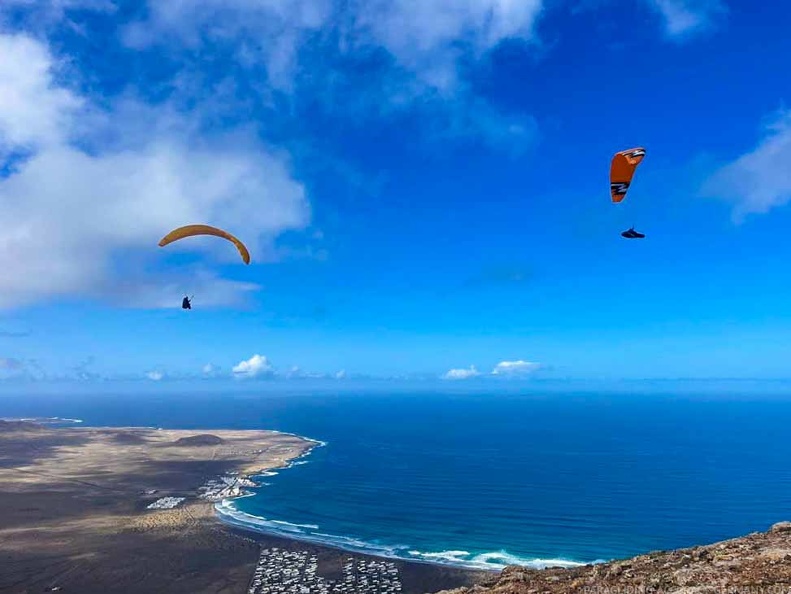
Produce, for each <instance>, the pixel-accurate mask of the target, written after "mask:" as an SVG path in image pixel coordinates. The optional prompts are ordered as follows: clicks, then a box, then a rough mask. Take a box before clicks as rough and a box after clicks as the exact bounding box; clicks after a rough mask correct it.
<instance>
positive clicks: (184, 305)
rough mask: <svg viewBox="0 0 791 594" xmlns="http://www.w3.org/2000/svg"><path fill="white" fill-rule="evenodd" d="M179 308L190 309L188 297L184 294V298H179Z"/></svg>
mask: <svg viewBox="0 0 791 594" xmlns="http://www.w3.org/2000/svg"><path fill="white" fill-rule="evenodd" d="M181 309H192V304H191V303H190V300H189V297H187V296H185V297H184V299H182V300H181Z"/></svg>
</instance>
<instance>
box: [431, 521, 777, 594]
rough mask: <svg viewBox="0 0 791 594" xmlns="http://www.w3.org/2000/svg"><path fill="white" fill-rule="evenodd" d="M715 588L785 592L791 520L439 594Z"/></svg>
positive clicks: (666, 592)
mask: <svg viewBox="0 0 791 594" xmlns="http://www.w3.org/2000/svg"><path fill="white" fill-rule="evenodd" d="M561 592H562V593H563V594H567V593H568V594H574V593H579V594H591V593H594V592H596V593H614V592H618V593H627V592H629V593H640V594H659V593H662V594H719V593H724V592H728V593H730V592H767V593H768V592H773V593H777V594H781V593H782V594H787V593H789V592H791V522H780V523H779V524H775V525H774V526H772V528H771V529H770V530H769V531H768V532H755V533H753V534H750V535H748V536H743V537H740V538H734V539H731V540H726V541H723V542H719V543H715V544H712V545H707V546H697V547H692V548H688V549H678V550H674V551H658V552H653V553H648V554H646V555H639V556H637V557H633V558H632V559H627V560H621V561H612V562H610V563H602V564H597V565H585V566H583V567H576V568H573V569H544V570H538V569H526V568H524V567H507V568H506V569H504V570H503V571H502V573H501V574H500V575H499V576H497V577H495V578H492V579H490V580H489V581H487V582H485V583H483V584H481V585H476V586H473V587H471V588H459V589H456V590H446V591H444V593H443V594H451V593H452V594H560V593H561Z"/></svg>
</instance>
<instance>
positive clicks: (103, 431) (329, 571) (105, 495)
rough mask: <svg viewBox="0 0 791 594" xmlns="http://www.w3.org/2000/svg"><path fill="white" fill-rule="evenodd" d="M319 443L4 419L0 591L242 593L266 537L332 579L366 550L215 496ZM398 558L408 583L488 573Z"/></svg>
mask: <svg viewBox="0 0 791 594" xmlns="http://www.w3.org/2000/svg"><path fill="white" fill-rule="evenodd" d="M316 445H317V443H316V442H312V441H309V440H307V439H303V438H300V437H296V436H292V435H287V434H282V433H276V432H269V431H228V430H200V431H182V430H158V429H139V428H81V427H80V428H71V427H69V428H46V427H42V426H39V425H35V424H31V423H19V422H3V421H0V591H2V592H14V593H28V592H30V593H32V592H46V591H62V592H81V593H86V594H90V593H93V592H96V593H99V592H102V593H104V592H130V593H132V592H146V593H151V592H168V593H178V592H185V593H186V592H193V593H194V592H206V593H209V592H211V593H229V594H230V593H232V592H234V593H235V592H239V593H242V592H248V590H249V588H251V587H252V586H251V584H252V581H253V574H254V571H255V569H256V565H257V563H258V561H259V556H260V555H261V551H262V550H264V551H266V550H269V549H271V548H278V550H282V551H294V552H303V553H306V554H309V555H312V556H313V557H315V558H316V559H317V560H318V570H317V575H319V576H322V579H325V580H337V579H339V578H340V577H341V576H342V567H343V565H344V563H348V562H349V559H359V560H365V559H373V558H372V557H368V556H366V555H359V554H356V553H355V554H350V553H348V552H345V551H340V550H337V549H333V548H329V547H322V546H313V545H310V544H308V543H304V542H299V541H292V540H288V539H284V538H279V537H269V536H266V535H261V534H257V533H253V532H248V531H246V530H240V529H236V528H232V527H229V526H226V525H224V524H223V523H221V522H220V521H219V520H218V519H217V517H216V513H215V511H214V503H213V501H212V499H215V500H216V499H217V498H220V497H223V496H227V495H229V494H231V495H233V494H238V493H239V492H240V491H241V490H243V485H244V478H245V475H248V474H254V473H255V472H257V471H259V472H260V471H263V470H269V469H275V468H282V467H284V466H287V465H288V464H289V462H290V461H292V460H294V459H295V458H298V457H300V456H302V455H305V454H306V453H307V452H309V450H310V449H311V448H312V447H315V446H316ZM223 477H224V482H223V480H221V479H223ZM239 478H241V479H242V480H241V482H238V479H239ZM149 506H151V508H149ZM171 506H175V507H172V508H170V509H168V507H171ZM388 562H390V561H388ZM393 563H394V566H396V568H397V571H398V578H399V582H400V587H402V590H401V591H402V592H405V593H409V594H411V593H422V592H435V591H438V590H442V589H448V588H452V587H459V586H464V585H470V584H472V583H474V582H475V581H477V580H479V579H480V578H481V577H483V575H484V574H483V573H482V572H472V571H466V570H462V569H456V568H452V567H444V566H437V565H431V564H425V563H410V562H393ZM54 588H57V590H53V589H54Z"/></svg>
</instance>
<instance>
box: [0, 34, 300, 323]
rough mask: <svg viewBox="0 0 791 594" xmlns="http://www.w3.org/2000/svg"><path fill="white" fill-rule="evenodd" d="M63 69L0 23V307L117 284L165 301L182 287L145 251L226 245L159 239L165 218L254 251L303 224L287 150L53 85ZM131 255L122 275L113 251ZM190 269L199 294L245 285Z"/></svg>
mask: <svg viewBox="0 0 791 594" xmlns="http://www.w3.org/2000/svg"><path fill="white" fill-rule="evenodd" d="M63 68H64V66H63V64H62V63H61V62H60V61H59V60H58V59H56V58H55V57H54V56H53V55H52V54H51V52H50V51H49V49H48V47H47V46H46V45H44V44H43V43H41V42H39V41H37V40H34V39H33V38H31V37H29V36H27V35H23V34H14V35H8V34H5V35H3V34H0V172H2V174H0V219H2V220H3V221H4V233H3V236H2V238H0V267H2V268H3V270H4V274H3V275H2V277H0V307H6V308H7V307H14V306H20V305H27V304H31V303H35V302H38V301H42V300H45V299H47V298H51V297H59V296H82V297H99V298H110V297H115V296H117V294H118V293H119V292H118V291H117V290H116V287H118V286H119V283H123V282H127V283H128V284H133V285H135V286H136V287H138V290H137V291H136V292H133V293H132V294H131V296H132V297H134V298H135V300H136V301H137V302H139V303H141V304H143V305H144V306H153V307H158V306H164V305H165V301H166V299H165V296H167V303H168V305H169V306H174V304H175V305H177V301H174V300H173V299H172V297H173V294H175V293H178V292H180V291H178V292H177V291H174V290H170V289H167V290H166V289H165V288H164V287H163V279H162V278H161V277H160V278H156V277H152V275H151V274H150V273H147V272H146V270H147V267H146V266H145V265H144V263H145V261H149V262H150V261H151V260H153V259H156V258H160V259H164V258H167V257H170V256H171V252H182V251H184V250H200V251H204V252H207V253H209V254H213V255H215V256H218V255H219V254H227V253H229V250H227V249H226V250H224V251H223V250H221V247H220V246H218V245H217V243H218V242H202V241H200V240H195V241H191V242H189V245H187V243H186V242H185V243H184V244H182V245H174V246H168V248H171V247H172V248H173V249H171V250H169V252H168V253H165V252H164V251H159V248H158V247H157V246H156V242H157V241H158V240H159V238H160V237H162V236H163V235H164V234H165V233H166V232H167V231H168V230H170V229H171V228H173V227H175V226H178V225H181V224H184V223H185V221H211V222H213V223H214V224H216V225H219V226H228V227H233V228H234V229H235V230H236V231H237V233H239V234H240V235H241V236H242V237H244V238H245V240H246V242H248V243H249V244H250V246H251V248H252V249H254V250H255V251H256V252H257V255H258V254H261V252H262V251H263V250H265V248H266V246H267V245H269V244H270V243H271V241H272V240H273V238H274V237H276V236H277V235H278V234H279V233H281V232H282V231H285V230H288V229H300V228H303V227H305V226H306V225H307V224H308V222H309V220H310V206H309V203H308V199H307V196H306V192H305V188H304V187H303V185H302V184H301V183H299V182H297V181H295V180H294V179H292V177H291V175H290V173H289V164H288V160H287V159H286V158H285V157H284V156H283V155H282V154H279V153H277V152H275V151H272V150H271V149H269V148H267V147H266V146H264V145H263V144H262V143H261V142H260V141H259V140H257V139H256V138H255V136H254V135H252V134H249V133H245V132H244V131H234V132H231V133H227V134H224V135H214V136H207V135H205V134H198V133H197V132H196V131H195V130H194V126H193V123H192V122H191V121H189V120H188V119H186V118H185V117H184V116H182V115H180V114H178V113H176V112H174V111H171V110H168V109H162V108H160V109H157V110H153V109H150V108H148V107H146V106H145V105H144V104H142V103H140V102H137V101H134V100H127V101H123V102H118V103H116V104H114V105H112V106H111V107H109V108H108V107H104V106H102V107H99V106H97V105H95V104H93V103H92V102H91V101H90V99H89V98H87V97H84V96H81V95H79V94H78V93H76V92H75V91H73V90H70V89H68V88H66V87H64V86H62V85H61V84H60V77H61V75H62V74H63ZM141 120H144V121H146V122H147V125H146V126H144V127H141V126H138V123H139V121H141ZM108 138H111V139H113V141H112V142H109V143H108V142H106V139H108ZM222 247H227V246H222ZM133 254H137V255H138V257H139V258H141V264H140V265H139V269H138V270H134V271H132V273H133V274H132V275H131V278H132V282H131V283H129V278H130V274H129V273H130V271H128V270H123V271H121V270H119V268H118V266H117V259H118V257H120V256H125V257H126V258H128V259H132V258H133V256H132V255H133ZM219 257H220V261H222V260H223V259H227V260H229V259H230V256H227V255H222V256H219ZM258 259H266V256H265V255H264V256H261V255H258ZM190 272H191V273H194V272H196V271H194V270H193V271H190ZM197 273H198V277H199V278H200V277H201V276H203V277H204V278H208V279H209V280H210V281H211V282H208V283H207V286H206V287H205V289H206V292H205V293H203V296H205V298H206V299H207V302H208V303H210V304H222V303H228V302H233V301H235V300H236V298H237V297H238V296H239V293H243V292H245V291H249V290H251V289H252V288H254V287H253V286H251V285H250V284H249V283H238V282H236V281H231V280H227V279H217V278H211V277H212V275H213V273H211V272H209V271H207V270H198V271H197ZM174 278H175V279H176V281H175V282H176V283H178V282H179V278H178V276H176V277H174ZM171 282H173V281H172V280H171ZM157 293H159V296H158V297H157ZM124 294H125V295H127V296H128V295H130V293H128V292H125V293H124Z"/></svg>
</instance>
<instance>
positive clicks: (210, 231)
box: [159, 225, 250, 264]
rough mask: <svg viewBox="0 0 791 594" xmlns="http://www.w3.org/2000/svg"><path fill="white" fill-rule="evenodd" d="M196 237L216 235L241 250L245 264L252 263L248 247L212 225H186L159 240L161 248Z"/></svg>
mask: <svg viewBox="0 0 791 594" xmlns="http://www.w3.org/2000/svg"><path fill="white" fill-rule="evenodd" d="M194 235H214V236H215V237H222V238H223V239H227V240H228V241H230V242H232V243H233V244H234V245H235V246H236V249H238V250H239V254H240V255H241V256H242V260H244V263H245V264H249V263H250V252H249V251H247V247H245V245H244V244H243V243H242V242H241V241H239V240H238V239H237V238H236V237H234V236H233V235H231V234H230V233H228V232H227V231H223V230H222V229H218V228H217V227H212V226H210V225H186V226H184V227H179V228H178V229H173V231H171V232H170V233H168V234H167V235H165V237H163V238H162V239H160V240H159V247H164V246H166V245H168V244H169V243H173V242H174V241H178V240H179V239H183V238H185V237H193V236H194Z"/></svg>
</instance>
